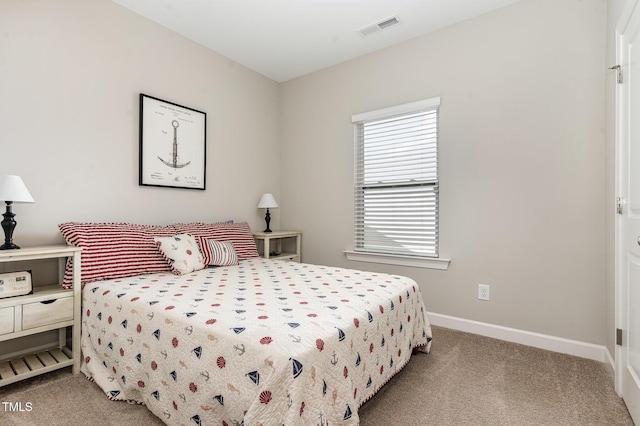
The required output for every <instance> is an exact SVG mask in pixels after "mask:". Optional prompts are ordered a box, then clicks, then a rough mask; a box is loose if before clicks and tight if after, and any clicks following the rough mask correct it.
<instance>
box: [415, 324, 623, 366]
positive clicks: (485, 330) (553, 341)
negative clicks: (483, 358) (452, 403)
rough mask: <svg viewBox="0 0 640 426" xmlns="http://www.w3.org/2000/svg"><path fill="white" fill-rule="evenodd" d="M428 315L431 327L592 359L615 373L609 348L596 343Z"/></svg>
mask: <svg viewBox="0 0 640 426" xmlns="http://www.w3.org/2000/svg"><path fill="white" fill-rule="evenodd" d="M427 315H428V317H429V320H430V321H431V324H433V325H436V326H440V327H445V328H450V329H453V330H459V331H464V332H467V333H473V334H479V335H481V336H486V337H492V338H494V339H499V340H505V341H507V342H513V343H519V344H521V345H527V346H533V347H535V348H540V349H546V350H549V351H553V352H560V353H563V354H568V355H574V356H578V357H581V358H587V359H592V360H594V361H600V362H603V363H605V364H608V365H609V366H610V367H611V368H612V369H613V370H615V363H614V361H613V358H612V357H611V355H610V354H609V351H608V350H607V348H606V347H605V346H602V345H594V344H592V343H585V342H580V341H578V340H570V339H564V338H561V337H555V336H549V335H546V334H540V333H533V332H530V331H525V330H519V329H516V328H509V327H503V326H500V325H495V324H489V323H484V322H478V321H471V320H467V319H464V318H457V317H452V316H449V315H442V314H437V313H434V312H428V313H427ZM613 370H611V371H613Z"/></svg>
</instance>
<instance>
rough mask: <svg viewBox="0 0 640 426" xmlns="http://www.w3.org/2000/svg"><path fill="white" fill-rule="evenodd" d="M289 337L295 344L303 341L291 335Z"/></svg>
mask: <svg viewBox="0 0 640 426" xmlns="http://www.w3.org/2000/svg"><path fill="white" fill-rule="evenodd" d="M289 337H291V340H293V341H294V342H295V343H300V340H302V338H301V337H300V336H295V335H293V334H289Z"/></svg>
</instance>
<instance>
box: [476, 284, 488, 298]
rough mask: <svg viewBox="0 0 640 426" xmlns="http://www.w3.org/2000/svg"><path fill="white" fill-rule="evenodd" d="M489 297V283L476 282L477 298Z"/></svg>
mask: <svg viewBox="0 0 640 426" xmlns="http://www.w3.org/2000/svg"><path fill="white" fill-rule="evenodd" d="M489 298H490V292H489V285H487V284H478V299H480V300H489Z"/></svg>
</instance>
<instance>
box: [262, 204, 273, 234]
mask: <svg viewBox="0 0 640 426" xmlns="http://www.w3.org/2000/svg"><path fill="white" fill-rule="evenodd" d="M264 221H265V222H267V229H265V230H264V232H272V231H271V229H270V228H269V223H270V222H271V214H270V213H269V209H268V208H267V214H265V215H264Z"/></svg>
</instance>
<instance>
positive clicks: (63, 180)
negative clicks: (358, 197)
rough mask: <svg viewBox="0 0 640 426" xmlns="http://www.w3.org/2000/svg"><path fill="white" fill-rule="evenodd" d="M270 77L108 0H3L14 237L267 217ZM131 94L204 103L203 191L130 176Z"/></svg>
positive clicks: (134, 149) (4, 137)
mask: <svg viewBox="0 0 640 426" xmlns="http://www.w3.org/2000/svg"><path fill="white" fill-rule="evenodd" d="M278 90H279V87H278V85H277V83H275V82H274V81H272V80H270V79H267V78H266V77H263V76H261V75H259V74H257V73H255V72H253V71H250V70H248V69H247V68H244V67H242V66H240V65H238V64H237V63H235V62H233V61H231V60H229V59H228V58H225V57H223V56H221V55H219V54H217V53H215V52H212V51H210V50H207V49H205V48H204V47H202V46H200V45H198V44H196V43H194V42H192V41H189V40H187V39H185V38H184V37H182V36H179V35H177V34H175V33H173V32H171V31H169V30H167V29H165V28H163V27H160V26H159V25H157V24H155V23H153V22H151V21H149V20H146V19H144V18H142V17H140V16H138V15H136V14H134V13H132V12H130V11H129V10H128V9H125V8H123V7H121V6H119V5H117V4H115V3H113V2H111V1H109V0H98V1H90V2H88V1H83V0H56V1H49V0H30V1H23V0H3V1H2V2H0V99H2V102H0V144H1V145H0V146H1V148H2V149H1V152H2V154H1V155H0V173H2V174H17V175H20V176H22V178H23V180H24V182H25V183H26V185H27V187H28V188H29V190H30V192H31V194H32V195H33V197H34V198H35V200H36V203H35V204H20V205H16V206H15V208H14V211H15V212H16V214H17V216H16V219H17V221H18V227H17V228H16V231H15V234H14V240H15V242H16V243H17V244H21V245H25V246H26V245H34V244H43V243H57V242H62V238H61V236H60V233H59V231H58V228H57V224H58V223H60V222H65V221H130V222H137V223H159V224H164V223H170V222H178V221H182V222H185V221H193V220H200V221H215V220H225V219H236V220H246V221H249V223H250V224H251V225H252V227H262V226H264V221H263V219H262V217H263V213H262V212H260V211H258V210H257V209H256V206H257V203H258V201H259V199H260V195H261V194H262V193H263V192H273V193H274V194H275V195H276V197H277V198H279V173H278V168H277V167H273V165H274V164H277V163H278V161H279V122H278V109H279V107H278V102H279V101H278ZM140 93H145V94H148V95H151V96H155V97H158V98H161V99H164V100H167V101H170V102H174V103H178V104H181V105H184V106H187V107H190V108H194V109H197V110H200V111H204V112H206V113H207V157H206V161H207V185H206V190H205V191H198V190H185V189H170V188H155V187H141V186H138V146H139V142H138V105H139V102H138V96H139V94H140ZM3 211H4V208H3ZM273 221H274V223H275V224H276V226H277V223H278V222H279V217H278V212H274V218H273Z"/></svg>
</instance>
